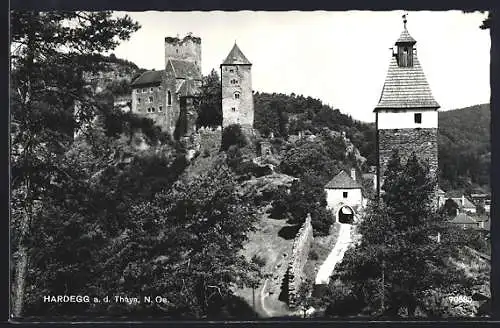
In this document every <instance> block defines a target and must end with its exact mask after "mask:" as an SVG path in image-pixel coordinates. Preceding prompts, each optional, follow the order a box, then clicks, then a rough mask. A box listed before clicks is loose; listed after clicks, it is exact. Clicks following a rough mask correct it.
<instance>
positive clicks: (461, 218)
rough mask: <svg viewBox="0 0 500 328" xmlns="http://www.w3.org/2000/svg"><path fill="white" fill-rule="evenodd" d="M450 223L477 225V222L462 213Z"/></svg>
mask: <svg viewBox="0 0 500 328" xmlns="http://www.w3.org/2000/svg"><path fill="white" fill-rule="evenodd" d="M450 222H451V223H456V224H477V222H476V221H475V220H474V219H472V218H471V217H469V216H467V215H466V214H464V213H460V214H458V215H457V216H456V217H455V218H454V219H453V220H451V221H450Z"/></svg>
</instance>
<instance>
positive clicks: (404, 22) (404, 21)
mask: <svg viewBox="0 0 500 328" xmlns="http://www.w3.org/2000/svg"><path fill="white" fill-rule="evenodd" d="M407 15H408V13H405V14H404V15H403V24H404V27H405V28H406V22H407V21H408V20H407V19H406V16H407Z"/></svg>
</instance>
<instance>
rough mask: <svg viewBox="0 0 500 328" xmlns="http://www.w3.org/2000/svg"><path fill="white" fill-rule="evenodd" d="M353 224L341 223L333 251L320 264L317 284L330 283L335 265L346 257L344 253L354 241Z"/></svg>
mask: <svg viewBox="0 0 500 328" xmlns="http://www.w3.org/2000/svg"><path fill="white" fill-rule="evenodd" d="M351 229H352V225H350V224H344V223H341V224H340V230H339V236H338V238H337V242H336V243H335V246H334V247H333V249H332V251H331V252H330V254H329V255H328V257H327V258H326V260H325V262H323V264H322V265H321V266H320V268H319V270H318V274H317V275H316V285H320V284H328V282H329V281H330V276H331V274H332V272H333V269H335V265H337V263H339V262H340V261H341V260H342V258H343V257H344V253H345V251H346V250H347V248H348V247H349V245H350V244H351V242H352V237H351Z"/></svg>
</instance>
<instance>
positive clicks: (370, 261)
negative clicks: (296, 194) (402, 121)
mask: <svg viewBox="0 0 500 328" xmlns="http://www.w3.org/2000/svg"><path fill="white" fill-rule="evenodd" d="M428 172H429V171H428V167H427V165H426V164H425V163H421V162H419V160H418V159H417V157H416V156H415V154H413V155H412V156H411V157H410V159H409V160H408V162H407V163H406V164H405V165H402V164H401V162H400V159H399V156H398V155H397V153H394V154H393V157H392V158H391V160H390V162H389V164H388V168H387V171H386V179H385V181H384V185H383V186H382V189H383V191H384V193H383V195H382V198H381V200H380V202H379V203H373V204H371V207H370V208H369V210H368V213H367V214H366V216H365V217H364V219H363V221H362V223H361V224H360V226H359V232H360V234H361V236H362V238H361V241H360V244H359V245H358V246H357V247H356V249H355V250H354V249H350V250H348V251H347V252H346V254H345V257H344V260H343V261H342V262H341V264H340V266H339V268H338V270H336V272H335V273H334V275H333V276H332V282H331V284H330V289H331V292H330V295H329V302H330V304H332V306H333V305H335V302H336V300H335V298H334V297H335V295H336V294H337V293H338V292H339V286H340V287H342V286H345V287H347V288H348V289H350V290H351V292H350V294H349V295H350V296H348V297H349V298H350V302H354V303H355V304H357V307H358V308H362V309H363V312H364V313H366V314H371V315H373V314H377V313H378V314H382V315H386V316H390V317H396V316H398V315H400V314H401V311H402V310H403V309H405V310H406V311H407V313H408V316H410V317H412V316H414V315H415V313H416V309H417V307H421V308H422V307H423V305H422V304H421V303H420V302H421V300H422V299H423V297H424V294H425V293H426V292H427V291H428V290H431V289H437V288H439V289H443V290H448V291H459V290H463V289H465V288H467V283H468V280H467V279H466V278H465V276H463V274H462V273H461V272H459V271H458V270H457V269H455V268H454V267H453V266H451V265H450V264H449V263H448V258H449V256H451V255H453V254H454V253H455V252H456V250H457V245H458V244H459V243H460V242H463V241H460V240H457V239H456V238H454V236H455V234H454V231H455V230H454V227H450V226H449V225H448V224H447V222H446V220H445V218H444V217H443V216H439V215H438V214H437V213H436V211H435V210H434V209H433V207H432V205H431V204H432V203H431V198H430V195H431V194H432V192H433V190H434V186H435V185H434V182H433V180H432V179H431V178H430V177H429V174H428ZM438 232H439V233H441V235H442V241H441V242H440V243H437V242H436V241H435V238H432V236H435V235H436V234H437V233H438ZM339 281H340V285H339V284H338V282H339ZM335 284H337V285H335ZM333 309H335V306H333V307H330V310H333ZM335 311H340V310H339V308H338V307H337V308H336V310H335ZM330 314H331V312H330ZM336 314H337V315H342V313H341V312H336ZM343 314H346V313H343Z"/></svg>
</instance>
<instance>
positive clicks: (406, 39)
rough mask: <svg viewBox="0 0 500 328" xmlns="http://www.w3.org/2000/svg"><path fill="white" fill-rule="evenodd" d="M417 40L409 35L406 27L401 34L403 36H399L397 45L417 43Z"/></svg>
mask: <svg viewBox="0 0 500 328" xmlns="http://www.w3.org/2000/svg"><path fill="white" fill-rule="evenodd" d="M416 42H417V41H415V39H414V38H413V37H412V36H411V35H410V33H408V30H407V29H406V27H405V28H404V29H403V32H401V35H400V36H399V39H398V40H397V41H396V44H398V43H416Z"/></svg>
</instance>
